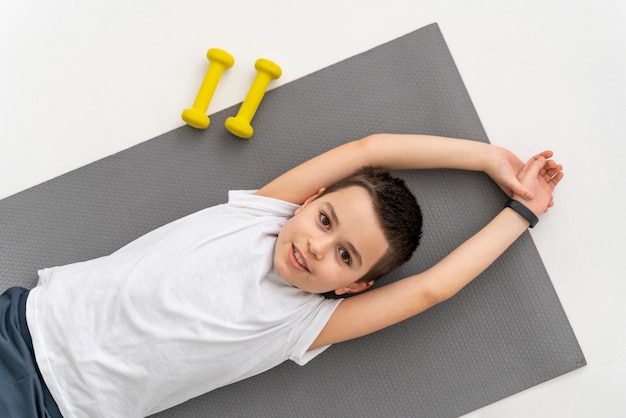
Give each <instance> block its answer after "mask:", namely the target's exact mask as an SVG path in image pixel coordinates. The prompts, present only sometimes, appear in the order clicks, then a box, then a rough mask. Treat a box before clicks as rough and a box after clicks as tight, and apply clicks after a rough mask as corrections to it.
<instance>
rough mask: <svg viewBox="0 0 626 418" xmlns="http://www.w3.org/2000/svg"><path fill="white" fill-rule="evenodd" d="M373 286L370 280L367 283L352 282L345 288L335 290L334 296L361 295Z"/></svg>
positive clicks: (372, 281)
mask: <svg viewBox="0 0 626 418" xmlns="http://www.w3.org/2000/svg"><path fill="white" fill-rule="evenodd" d="M373 285H374V280H370V281H369V282H354V283H351V284H349V285H348V286H346V287H342V288H341V289H337V290H335V294H336V295H338V296H341V295H345V294H348V293H361V292H363V291H364V290H367V289H369V288H370V287H372V286H373Z"/></svg>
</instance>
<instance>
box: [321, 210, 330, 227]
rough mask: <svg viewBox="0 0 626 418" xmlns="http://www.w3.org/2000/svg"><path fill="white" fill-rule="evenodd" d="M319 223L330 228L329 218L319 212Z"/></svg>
mask: <svg viewBox="0 0 626 418" xmlns="http://www.w3.org/2000/svg"><path fill="white" fill-rule="evenodd" d="M320 223H321V224H322V226H323V227H324V228H326V229H328V228H330V218H329V217H328V216H326V214H324V213H322V212H320Z"/></svg>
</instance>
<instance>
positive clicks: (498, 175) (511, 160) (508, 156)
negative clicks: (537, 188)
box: [484, 146, 551, 199]
mask: <svg viewBox="0 0 626 418" xmlns="http://www.w3.org/2000/svg"><path fill="white" fill-rule="evenodd" d="M540 155H543V153H542V154H540ZM550 156H551V154H550ZM550 156H548V155H545V156H544V157H545V158H550ZM486 159H487V163H486V168H485V170H484V171H485V173H487V174H488V175H489V177H491V178H492V180H493V181H495V182H496V184H497V185H498V186H499V187H500V188H501V189H502V190H503V191H504V193H506V194H507V196H509V197H513V195H519V196H523V197H524V198H525V199H532V198H533V193H532V191H531V190H530V189H528V188H527V187H525V186H524V185H523V184H522V183H520V181H519V180H518V178H517V175H518V173H519V172H520V171H521V170H522V168H523V167H524V163H523V162H522V160H520V159H519V158H517V156H516V155H515V154H513V153H512V152H511V151H509V150H507V149H505V148H501V147H497V146H491V147H489V153H488V154H487V157H486Z"/></svg>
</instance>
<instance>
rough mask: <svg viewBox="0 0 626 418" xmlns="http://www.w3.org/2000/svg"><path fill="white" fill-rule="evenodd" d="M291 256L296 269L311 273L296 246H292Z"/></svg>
mask: <svg viewBox="0 0 626 418" xmlns="http://www.w3.org/2000/svg"><path fill="white" fill-rule="evenodd" d="M289 255H290V256H292V257H293V259H292V264H294V265H295V266H296V267H299V268H300V270H303V271H307V272H308V271H309V269H308V267H307V266H306V262H305V261H304V257H302V254H300V252H299V251H298V249H297V248H296V246H295V245H292V246H291V253H290V254H289Z"/></svg>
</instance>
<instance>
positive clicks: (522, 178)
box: [513, 151, 563, 216]
mask: <svg viewBox="0 0 626 418" xmlns="http://www.w3.org/2000/svg"><path fill="white" fill-rule="evenodd" d="M552 155H553V153H552V151H544V152H542V153H540V154H537V155H535V156H534V157H533V158H531V159H530V160H529V161H528V162H527V163H526V164H525V165H524V166H523V167H522V169H521V170H520V172H519V174H518V175H517V179H518V181H519V182H520V184H521V185H522V186H523V187H524V188H525V189H527V190H528V191H530V193H531V194H532V196H533V197H532V199H528V198H526V197H524V196H522V195H519V194H514V195H513V198H514V199H516V200H519V201H520V202H521V203H523V204H524V205H525V206H526V207H527V208H528V209H530V210H531V211H532V212H533V213H534V214H535V215H537V216H540V215H541V214H542V213H544V212H546V211H547V210H548V208H551V207H552V206H553V205H554V201H553V199H552V193H553V192H554V189H555V187H556V186H557V185H558V184H559V182H560V181H561V179H563V166H562V165H560V164H557V163H556V162H555V161H554V160H551V159H550V158H551V157H552Z"/></svg>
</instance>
